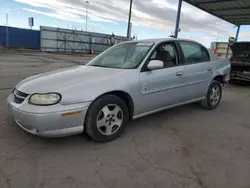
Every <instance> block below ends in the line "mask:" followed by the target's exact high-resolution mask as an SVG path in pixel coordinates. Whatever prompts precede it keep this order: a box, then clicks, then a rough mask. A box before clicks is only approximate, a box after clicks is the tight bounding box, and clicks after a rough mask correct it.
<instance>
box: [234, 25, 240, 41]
mask: <svg viewBox="0 0 250 188" xmlns="http://www.w3.org/2000/svg"><path fill="white" fill-rule="evenodd" d="M239 33H240V25H239V26H238V28H237V33H236V36H235V42H237V41H238V37H239Z"/></svg>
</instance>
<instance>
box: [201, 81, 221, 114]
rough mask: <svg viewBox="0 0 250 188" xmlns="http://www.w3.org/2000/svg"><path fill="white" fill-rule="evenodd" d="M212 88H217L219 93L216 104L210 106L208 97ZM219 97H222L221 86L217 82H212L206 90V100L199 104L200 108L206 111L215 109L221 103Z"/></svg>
mask: <svg viewBox="0 0 250 188" xmlns="http://www.w3.org/2000/svg"><path fill="white" fill-rule="evenodd" d="M214 87H218V89H219V91H220V97H219V99H218V101H217V103H216V104H214V105H213V104H212V102H211V100H210V95H211V92H212V89H213V88H214ZM221 97H222V86H221V83H220V82H219V81H217V80H213V81H212V82H211V84H210V86H209V88H208V91H207V94H206V98H205V99H204V100H203V101H202V102H201V106H202V107H203V108H205V109H207V110H213V109H215V108H217V107H218V106H219V104H220V101H221Z"/></svg>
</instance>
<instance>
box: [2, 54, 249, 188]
mask: <svg viewBox="0 0 250 188" xmlns="http://www.w3.org/2000/svg"><path fill="white" fill-rule="evenodd" d="M87 61H88V58H86V57H80V56H73V55H55V54H45V53H39V52H37V53H35V52H33V53H31V52H29V53H6V54H2V55H0V187H1V188H2V187H3V188H5V187H6V188H21V187H25V188H28V187H35V188H57V187H58V188H59V187H60V188H64V187H65V188H68V187H70V188H85V187H86V188H116V187H117V188H140V187H145V188H153V187H155V188H210V187H211V188H236V187H237V188H249V187H250V179H249V174H250V147H249V143H250V120H249V119H250V87H249V86H225V87H224V96H223V99H222V101H221V105H220V106H219V107H218V108H217V109H216V110H213V111H207V110H204V109H202V108H200V107H199V105H197V104H192V105H186V106H183V107H179V108H175V109H171V110H167V111H164V112H160V113H157V114H154V115H151V116H148V117H145V118H141V119H138V120H135V121H132V122H130V123H129V124H128V126H127V127H126V129H125V131H124V134H123V135H122V136H121V137H120V138H118V139H117V140H115V141H113V142H109V143H104V144H100V143H96V142H94V141H92V140H90V139H88V138H87V137H86V136H85V135H78V136H72V137H67V138H60V139H47V138H46V139H45V138H39V137H36V136H32V135H30V134H28V133H26V132H24V131H23V130H21V128H19V127H18V126H17V125H16V124H15V123H14V122H13V120H12V119H11V117H10V115H9V112H8V108H7V105H6V98H7V96H8V94H9V93H10V92H11V90H12V88H13V87H14V86H15V84H17V83H18V82H19V81H20V80H22V79H23V78H26V77H28V76H31V75H34V74H38V73H41V72H46V71H49V70H54V69H58V68H63V67H69V66H75V65H78V64H85V63H86V62H87Z"/></svg>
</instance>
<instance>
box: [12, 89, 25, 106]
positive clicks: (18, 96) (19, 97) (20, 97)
mask: <svg viewBox="0 0 250 188" xmlns="http://www.w3.org/2000/svg"><path fill="white" fill-rule="evenodd" d="M28 95H29V94H26V93H23V92H21V91H18V90H17V89H15V91H14V99H13V100H14V102H15V103H17V104H21V103H22V102H23V101H24V100H25V99H26V97H28Z"/></svg>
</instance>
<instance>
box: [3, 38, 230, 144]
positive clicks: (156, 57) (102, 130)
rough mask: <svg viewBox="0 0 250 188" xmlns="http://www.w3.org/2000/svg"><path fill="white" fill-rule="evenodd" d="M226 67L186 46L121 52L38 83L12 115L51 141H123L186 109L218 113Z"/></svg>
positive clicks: (16, 95)
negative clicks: (147, 120)
mask: <svg viewBox="0 0 250 188" xmlns="http://www.w3.org/2000/svg"><path fill="white" fill-rule="evenodd" d="M229 73H230V63H229V61H228V60H222V59H217V58H216V57H215V56H214V55H213V54H212V53H210V51H209V50H207V49H206V48H205V47H204V46H202V45H201V44H199V43H197V42H194V41H189V40H182V39H172V38H170V39H155V40H140V41H131V42H125V43H120V44H117V45H115V46H113V47H111V48H109V49H108V50H106V51H105V52H103V53H102V54H100V55H98V56H97V57H95V58H94V59H93V60H91V61H90V62H89V63H88V64H87V65H86V66H77V67H72V68H67V69H61V70H56V71H52V72H48V73H45V74H40V75H35V76H32V77H29V78H27V79H25V80H23V81H21V82H20V83H19V84H18V85H17V86H16V87H15V88H14V89H13V92H12V93H11V94H10V95H9V97H8V99H7V101H8V106H9V110H10V111H11V114H12V116H13V118H14V120H15V122H16V123H17V124H18V125H19V126H20V127H21V128H22V129H24V130H25V131H27V132H29V133H31V134H35V135H39V136H46V137H61V136H67V135H73V134H79V133H83V132H85V133H87V134H88V135H89V136H90V137H92V138H93V139H94V140H96V141H101V142H103V141H111V140H113V139H115V138H117V137H118V136H119V135H120V134H121V133H122V131H123V129H124V128H125V125H126V123H127V121H128V120H132V119H136V118H140V117H142V116H146V115H148V114H152V113H155V112H158V111H161V110H165V109H168V108H172V107H175V106H179V105H184V104H187V103H193V102H200V103H201V104H202V106H203V107H204V108H206V109H210V110H211V109H214V108H216V107H217V106H218V105H219V103H220V100H221V97H222V84H223V83H225V82H227V81H228V79H229Z"/></svg>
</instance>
